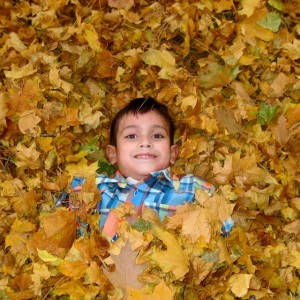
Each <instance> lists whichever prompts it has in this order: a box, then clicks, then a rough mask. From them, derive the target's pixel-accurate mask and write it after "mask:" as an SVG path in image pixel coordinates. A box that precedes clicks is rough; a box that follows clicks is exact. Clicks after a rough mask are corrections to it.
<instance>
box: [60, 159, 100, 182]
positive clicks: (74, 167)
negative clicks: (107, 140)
mask: <svg viewBox="0 0 300 300" xmlns="http://www.w3.org/2000/svg"><path fill="white" fill-rule="evenodd" d="M97 169H98V162H94V163H92V164H90V165H88V162H87V160H86V159H85V158H83V159H82V160H81V161H80V162H79V163H75V164H68V165H67V166H66V170H67V172H68V173H69V175H70V176H71V177H74V176H79V177H85V178H86V177H89V176H92V175H95V174H96V171H97Z"/></svg>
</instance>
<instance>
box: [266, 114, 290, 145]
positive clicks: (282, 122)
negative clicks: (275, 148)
mask: <svg viewBox="0 0 300 300" xmlns="http://www.w3.org/2000/svg"><path fill="white" fill-rule="evenodd" d="M271 130H272V132H273V135H274V138H275V140H276V141H277V142H278V143H279V144H280V145H281V146H284V145H285V144H286V143H287V142H288V140H289V139H290V136H291V133H290V131H289V129H288V123H287V119H286V117H285V116H283V115H281V116H280V117H279V118H278V120H277V124H276V126H272V127H271Z"/></svg>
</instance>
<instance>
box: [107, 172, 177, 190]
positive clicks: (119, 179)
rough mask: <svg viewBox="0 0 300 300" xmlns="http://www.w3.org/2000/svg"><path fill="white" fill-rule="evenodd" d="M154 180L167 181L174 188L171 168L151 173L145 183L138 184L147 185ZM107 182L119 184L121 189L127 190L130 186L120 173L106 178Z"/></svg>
mask: <svg viewBox="0 0 300 300" xmlns="http://www.w3.org/2000/svg"><path fill="white" fill-rule="evenodd" d="M153 178H157V179H158V180H166V182H167V183H168V185H170V186H173V182H172V179H171V175H170V168H166V169H163V170H159V171H155V172H151V173H150V175H149V177H148V178H146V179H145V180H144V181H139V182H138V183H137V184H139V183H142V182H144V183H146V184H147V182H148V181H149V180H153ZM105 182H111V183H117V184H118V186H119V187H121V188H125V187H126V186H127V185H129V183H128V182H127V180H126V178H125V177H124V176H123V175H122V173H120V172H119V171H117V172H116V173H115V175H114V177H108V178H106V179H105Z"/></svg>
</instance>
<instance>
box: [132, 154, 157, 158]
mask: <svg viewBox="0 0 300 300" xmlns="http://www.w3.org/2000/svg"><path fill="white" fill-rule="evenodd" d="M154 157H155V156H154V155H149V154H140V155H137V156H136V158H144V159H145V158H154Z"/></svg>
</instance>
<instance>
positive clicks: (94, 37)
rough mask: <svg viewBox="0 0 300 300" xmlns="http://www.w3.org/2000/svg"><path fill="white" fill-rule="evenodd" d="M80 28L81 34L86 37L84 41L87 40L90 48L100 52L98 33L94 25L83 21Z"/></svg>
mask: <svg viewBox="0 0 300 300" xmlns="http://www.w3.org/2000/svg"><path fill="white" fill-rule="evenodd" d="M82 28H83V36H84V38H85V39H86V41H87V42H88V44H89V46H90V47H91V49H93V50H94V51H96V52H100V51H101V50H102V49H101V45H100V42H99V37H98V33H97V31H96V30H95V27H94V26H93V24H91V23H88V24H87V23H83V24H82Z"/></svg>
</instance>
